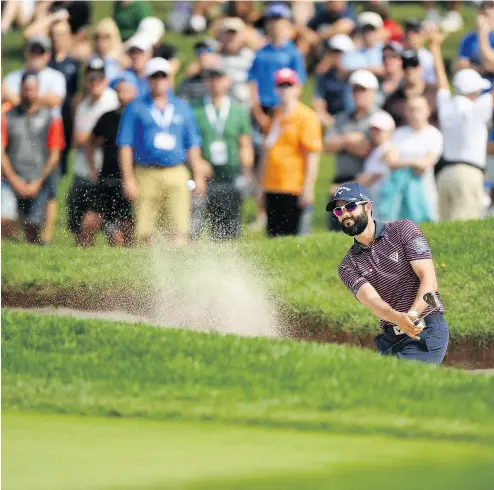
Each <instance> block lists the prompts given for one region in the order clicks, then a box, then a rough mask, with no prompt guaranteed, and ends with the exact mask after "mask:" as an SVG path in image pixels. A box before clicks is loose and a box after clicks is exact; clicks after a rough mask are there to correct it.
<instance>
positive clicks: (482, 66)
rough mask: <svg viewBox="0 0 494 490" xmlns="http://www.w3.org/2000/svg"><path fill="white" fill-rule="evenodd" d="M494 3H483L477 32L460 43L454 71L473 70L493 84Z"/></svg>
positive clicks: (470, 34) (478, 17)
mask: <svg viewBox="0 0 494 490" xmlns="http://www.w3.org/2000/svg"><path fill="white" fill-rule="evenodd" d="M492 48H494V2H493V1H484V2H482V4H481V7H480V12H479V15H478V16H477V32H475V31H472V32H469V33H468V34H466V35H465V36H464V37H463V39H462V40H461V42H460V47H459V49H458V61H457V63H456V70H457V71H458V70H461V69H463V68H473V69H474V70H475V71H478V72H479V73H481V74H482V75H483V76H484V77H485V78H487V79H488V80H489V81H490V82H491V83H493V82H494V56H489V54H488V53H489V52H490V51H492Z"/></svg>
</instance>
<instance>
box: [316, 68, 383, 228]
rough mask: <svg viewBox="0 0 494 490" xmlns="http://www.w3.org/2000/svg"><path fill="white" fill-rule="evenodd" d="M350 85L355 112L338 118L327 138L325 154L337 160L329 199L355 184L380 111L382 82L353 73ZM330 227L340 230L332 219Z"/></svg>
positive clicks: (366, 154)
mask: <svg viewBox="0 0 494 490" xmlns="http://www.w3.org/2000/svg"><path fill="white" fill-rule="evenodd" d="M348 82H349V84H350V87H351V89H352V97H353V102H354V105H355V109H354V110H353V111H351V112H349V111H345V112H343V113H341V114H338V115H337V116H336V120H335V123H334V125H333V126H332V127H331V128H330V129H329V130H328V131H327V133H326V135H325V143H324V147H325V151H326V152H327V153H331V154H335V156H336V171H335V176H334V180H333V183H332V184H331V186H330V189H329V191H330V192H329V193H330V195H333V194H334V192H335V189H336V188H338V187H339V186H340V185H341V184H342V183H344V182H350V181H353V180H355V177H356V176H357V175H358V174H359V173H360V172H361V171H362V169H363V166H364V161H365V159H366V158H367V156H368V154H369V152H370V150H371V143H370V141H369V121H370V118H371V116H372V114H373V113H374V112H376V110H377V109H376V105H375V100H376V92H377V89H378V88H379V82H378V80H377V78H376V76H375V75H374V74H373V73H371V72H370V71H367V70H357V71H355V72H353V73H352V74H351V75H350V78H349V79H348ZM330 218H331V217H330ZM328 224H329V227H330V229H331V230H334V231H338V230H339V229H340V228H339V227H338V223H337V222H336V221H334V220H333V219H332V218H331V219H330V221H329V223H328Z"/></svg>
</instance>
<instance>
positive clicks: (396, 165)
mask: <svg viewBox="0 0 494 490" xmlns="http://www.w3.org/2000/svg"><path fill="white" fill-rule="evenodd" d="M405 115H406V119H407V123H408V124H407V125H406V126H402V127H400V128H398V129H397V130H396V132H395V134H394V136H393V138H392V140H391V147H390V148H388V150H387V151H386V152H385V154H384V155H383V158H384V161H385V162H386V163H387V164H388V166H389V167H390V168H391V169H392V171H391V173H390V174H389V176H388V178H387V179H386V181H385V182H384V183H383V184H382V185H381V190H380V198H379V199H380V203H381V205H380V207H379V209H378V213H379V215H380V216H381V217H382V218H383V219H384V220H386V221H389V220H396V219H410V220H412V221H414V222H415V223H420V222H423V221H437V217H438V210H437V190H436V184H435V180H434V166H435V165H436V163H437V162H438V160H439V158H440V157H441V153H442V151H443V135H442V134H441V132H440V131H439V129H437V128H436V127H434V126H432V125H431V124H429V122H428V119H429V116H430V107H429V104H428V102H427V100H426V99H425V97H423V96H417V97H411V98H410V99H408V100H407V103H406V109H405Z"/></svg>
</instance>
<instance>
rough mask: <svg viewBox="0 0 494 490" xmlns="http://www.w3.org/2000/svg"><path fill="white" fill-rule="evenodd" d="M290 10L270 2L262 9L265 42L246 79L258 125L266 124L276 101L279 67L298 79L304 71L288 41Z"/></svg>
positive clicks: (301, 58) (298, 54)
mask: <svg viewBox="0 0 494 490" xmlns="http://www.w3.org/2000/svg"><path fill="white" fill-rule="evenodd" d="M291 19H292V14H291V11H290V9H289V7H287V6H286V5H285V4H281V3H275V4H271V5H270V6H269V7H268V8H267V9H266V11H265V12H264V20H265V22H266V30H267V33H268V38H269V42H268V43H267V44H266V45H265V46H264V47H263V48H261V49H260V50H259V51H257V53H256V56H255V58H254V61H253V63H252V66H251V68H250V70H249V73H248V76H247V80H248V81H249V82H250V83H249V85H250V88H251V100H252V112H253V116H254V118H255V120H256V121H257V123H258V124H259V126H260V127H261V128H262V129H265V128H267V126H268V125H269V117H268V115H269V114H271V112H272V110H273V109H274V108H275V107H276V106H277V105H278V103H279V100H278V95H277V93H276V88H275V83H274V76H275V73H276V72H277V71H278V70H281V69H282V68H291V69H292V70H294V71H295V72H296V73H297V75H298V79H299V80H300V83H302V84H304V83H305V81H306V79H307V75H306V72H305V62H304V58H303V56H302V54H301V53H300V51H299V50H298V49H297V47H296V46H295V44H293V42H292V41H290V31H291V25H290V24H291Z"/></svg>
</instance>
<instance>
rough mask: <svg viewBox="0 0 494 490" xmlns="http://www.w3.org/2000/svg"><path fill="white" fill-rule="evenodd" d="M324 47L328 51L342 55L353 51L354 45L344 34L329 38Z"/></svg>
mask: <svg viewBox="0 0 494 490" xmlns="http://www.w3.org/2000/svg"><path fill="white" fill-rule="evenodd" d="M326 45H327V46H328V48H329V49H332V50H334V51H341V52H342V53H345V52H346V51H352V50H353V49H355V44H354V43H353V41H352V39H351V38H350V37H349V36H347V35H345V34H336V35H335V36H333V37H330V38H329V39H328V41H327V44H326Z"/></svg>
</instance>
